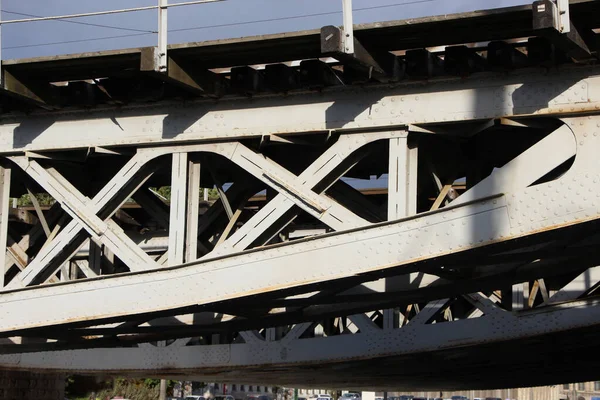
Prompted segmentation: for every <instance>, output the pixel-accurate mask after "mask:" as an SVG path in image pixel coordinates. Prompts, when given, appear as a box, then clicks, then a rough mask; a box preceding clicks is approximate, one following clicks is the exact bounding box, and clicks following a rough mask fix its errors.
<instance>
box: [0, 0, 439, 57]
mask: <svg viewBox="0 0 600 400" xmlns="http://www.w3.org/2000/svg"><path fill="white" fill-rule="evenodd" d="M434 1H437V0H412V1H407V2H404V3H396V4H384V5H379V6H369V7H360V8H355V9H354V12H360V11H368V10H377V9H383V8H392V7H401V6H407V5H412V4H421V3H430V2H434ZM341 13H342V11H328V12H321V13H313V14H303V15H291V16H287V17H277V18H268V19H258V20H252V21H242V22H231V23H226V24H215V25H203V26H195V27H189V28H178V29H171V30H169V32H184V31H192V30H202V29H211V28H224V27H231V26H242V25H251V24H259V23H265V22H276V21H288V20H294V19H302V18H312V17H321V16H327V15H337V14H341ZM65 22H66V21H65ZM154 33H156V32H151V31H147V32H146V33H139V34H130V35H117V36H103V37H95V38H89V39H77V40H67V41H60V42H47V43H37V44H26V45H21V46H9V47H4V49H6V50H9V49H22V48H28V47H43V46H57V45H61V44H72V43H84V42H92V41H101V40H111V39H121V38H127V37H136V36H145V35H150V34H154Z"/></svg>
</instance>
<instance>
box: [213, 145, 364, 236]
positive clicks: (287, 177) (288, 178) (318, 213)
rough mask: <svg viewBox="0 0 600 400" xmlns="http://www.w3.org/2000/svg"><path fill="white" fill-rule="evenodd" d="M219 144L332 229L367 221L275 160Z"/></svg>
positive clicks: (232, 146)
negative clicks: (320, 192)
mask: <svg viewBox="0 0 600 400" xmlns="http://www.w3.org/2000/svg"><path fill="white" fill-rule="evenodd" d="M220 147H230V148H231V149H230V151H231V156H230V159H231V160H232V161H233V162H235V163H236V164H237V165H239V166H240V167H242V168H244V169H245V170H246V172H248V173H250V174H252V175H254V176H255V177H256V178H258V179H260V180H262V181H263V182H264V183H266V184H267V185H269V186H270V187H271V188H273V189H275V190H276V191H278V192H279V193H280V194H282V195H283V196H284V197H285V198H286V200H287V201H290V202H292V203H293V204H295V205H296V206H298V207H300V208H301V209H303V210H304V211H306V212H308V213H309V214H310V215H312V216H313V217H315V218H317V219H318V220H320V221H322V222H323V223H324V224H326V225H327V226H329V227H331V228H332V229H334V230H338V231H339V230H345V229H352V228H357V227H360V226H365V225H367V224H368V222H367V221H365V220H364V219H362V218H360V217H358V216H357V215H355V214H354V213H352V212H351V211H349V210H348V209H346V208H344V207H343V206H341V205H340V204H338V203H336V202H335V201H333V200H332V199H330V198H329V197H326V196H319V195H318V194H317V193H315V192H313V191H312V190H311V189H309V188H307V187H306V185H304V184H303V182H302V180H301V178H299V177H297V176H295V175H294V174H292V173H291V172H289V171H288V170H286V169H285V168H283V167H282V166H280V165H279V164H277V163H275V162H274V161H272V160H270V159H268V158H267V157H265V156H263V155H262V154H258V153H255V152H253V151H252V150H250V149H248V148H247V147H245V146H243V145H242V144H230V143H224V144H222V145H221V146H220Z"/></svg>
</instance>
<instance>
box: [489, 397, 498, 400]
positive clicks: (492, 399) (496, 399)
mask: <svg viewBox="0 0 600 400" xmlns="http://www.w3.org/2000/svg"><path fill="white" fill-rule="evenodd" d="M485 400H502V399H501V398H500V397H486V398H485Z"/></svg>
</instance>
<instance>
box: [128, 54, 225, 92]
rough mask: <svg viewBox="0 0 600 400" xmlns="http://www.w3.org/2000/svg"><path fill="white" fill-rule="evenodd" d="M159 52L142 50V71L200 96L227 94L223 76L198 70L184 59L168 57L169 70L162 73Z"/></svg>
mask: <svg viewBox="0 0 600 400" xmlns="http://www.w3.org/2000/svg"><path fill="white" fill-rule="evenodd" d="M157 52H158V49H157V48H156V47H146V48H143V49H142V51H141V63H140V71H142V72H145V73H147V74H148V75H149V76H152V77H154V78H156V79H159V80H162V81H165V82H167V83H169V84H172V85H174V86H177V87H179V88H181V89H183V90H185V91H188V92H190V93H192V94H195V95H198V96H207V97H220V96H222V95H223V94H225V91H226V87H227V85H226V81H225V79H223V77H222V76H220V75H219V74H216V73H214V72H211V71H209V70H206V69H202V68H198V67H197V66H195V65H193V63H191V62H189V61H186V60H184V59H175V58H173V57H172V56H167V70H166V71H160V70H159V67H158V59H159V57H158V55H157Z"/></svg>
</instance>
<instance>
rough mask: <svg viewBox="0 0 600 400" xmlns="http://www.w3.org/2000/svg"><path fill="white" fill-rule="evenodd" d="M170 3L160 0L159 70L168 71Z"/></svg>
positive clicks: (166, 0)
mask: <svg viewBox="0 0 600 400" xmlns="http://www.w3.org/2000/svg"><path fill="white" fill-rule="evenodd" d="M168 1H169V0H158V69H159V71H160V72H165V71H166V70H167V42H168V18H167V13H168Z"/></svg>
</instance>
